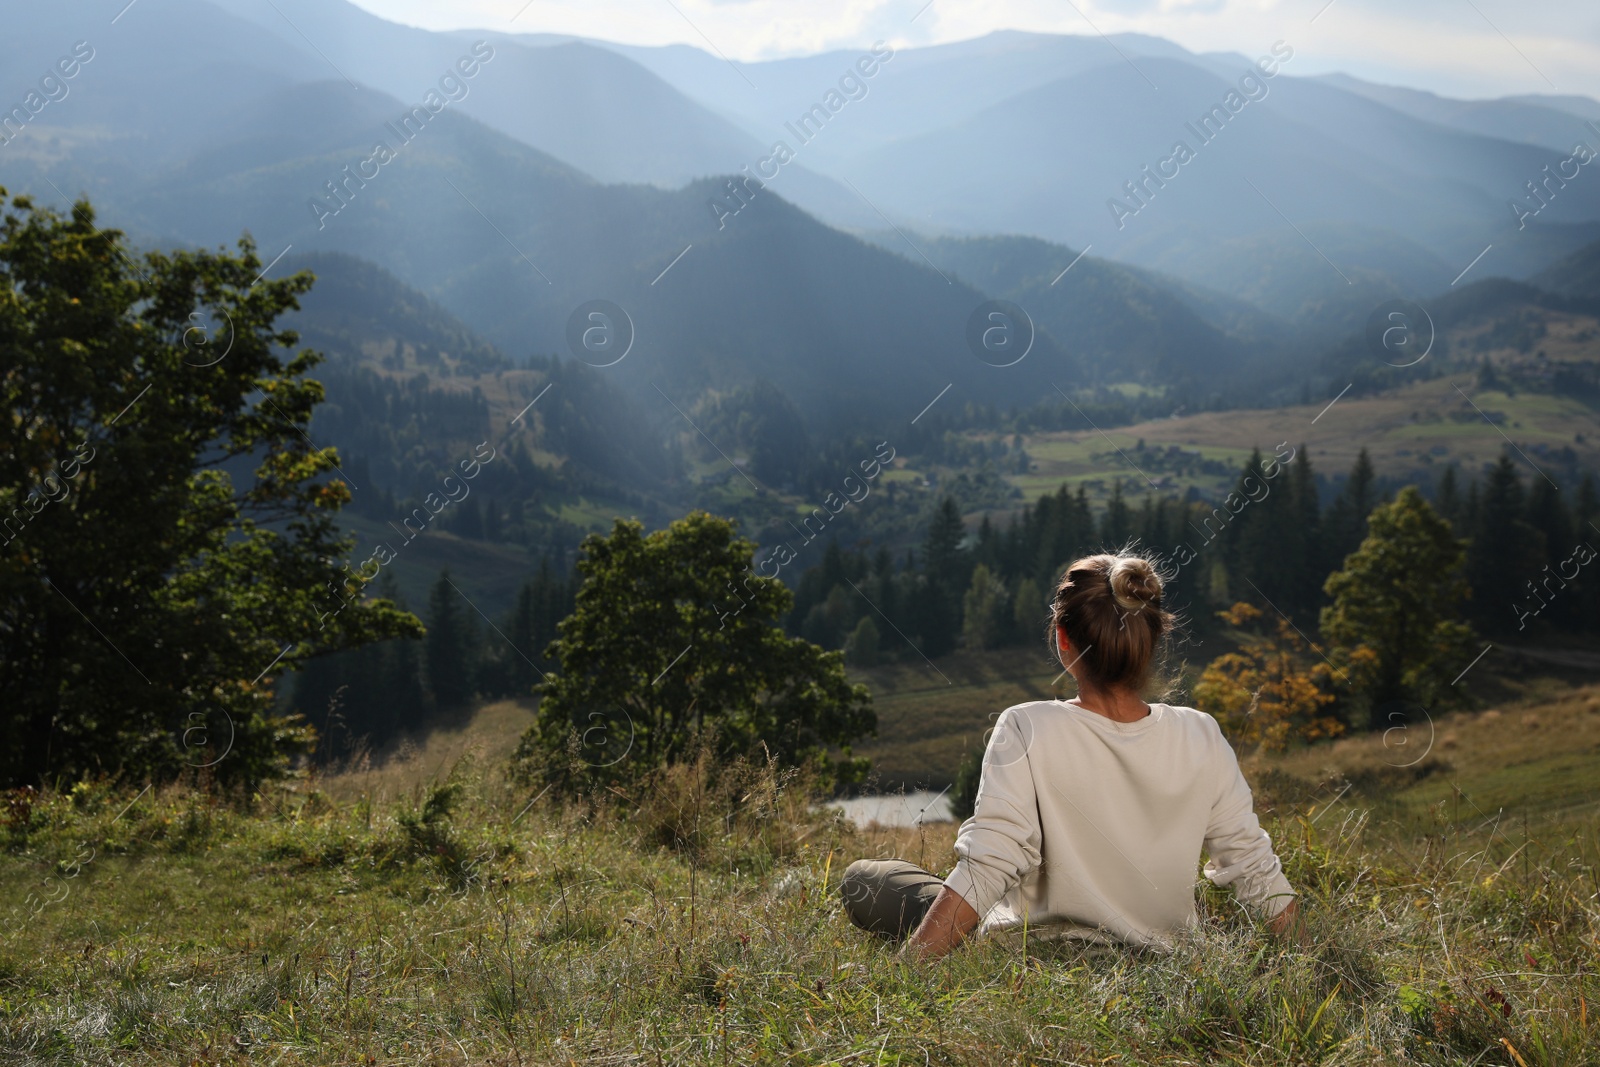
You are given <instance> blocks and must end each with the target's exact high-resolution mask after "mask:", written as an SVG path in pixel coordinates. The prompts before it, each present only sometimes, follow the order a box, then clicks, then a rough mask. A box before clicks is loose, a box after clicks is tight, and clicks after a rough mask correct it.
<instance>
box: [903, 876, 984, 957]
mask: <svg viewBox="0 0 1600 1067" xmlns="http://www.w3.org/2000/svg"><path fill="white" fill-rule="evenodd" d="M977 925H978V913H977V912H975V911H973V910H972V905H971V904H968V903H967V902H966V899H965V898H963V897H962V895H961V894H960V893H957V892H956V891H955V890H953V889H951V888H949V887H948V886H946V887H945V888H943V889H941V890H939V895H938V896H937V897H935V898H934V900H933V906H932V907H930V908H929V909H928V914H926V915H924V916H923V917H922V923H921V925H919V926H918V927H917V929H916V932H915V933H913V934H912V935H911V937H910V938H909V939H908V940H907V941H906V944H905V947H904V948H902V949H901V950H900V958H901V959H911V960H936V959H939V958H940V957H942V956H944V955H946V954H948V953H949V952H950V950H951V949H953V948H955V947H956V946H957V945H959V944H961V942H962V941H965V940H966V938H967V935H968V934H970V933H972V931H973V930H974V929H975V928H976V927H977Z"/></svg>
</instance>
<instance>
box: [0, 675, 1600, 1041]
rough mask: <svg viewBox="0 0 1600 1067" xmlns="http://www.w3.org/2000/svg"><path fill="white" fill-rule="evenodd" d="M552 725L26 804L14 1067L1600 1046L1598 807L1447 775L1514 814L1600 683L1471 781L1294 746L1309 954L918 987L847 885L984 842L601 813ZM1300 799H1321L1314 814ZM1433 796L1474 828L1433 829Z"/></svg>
mask: <svg viewBox="0 0 1600 1067" xmlns="http://www.w3.org/2000/svg"><path fill="white" fill-rule="evenodd" d="M955 669H956V670H957V671H958V672H959V670H960V668H955ZM953 680H954V679H953ZM527 717H528V712H527V709H526V708H524V707H521V706H518V705H515V704H500V705H493V706H491V707H489V708H487V709H485V710H484V711H483V712H482V713H481V714H480V716H479V717H478V719H477V720H475V721H474V723H473V724H471V725H470V726H469V727H468V728H466V729H465V730H463V731H457V732H454V733H451V734H440V735H435V736H434V737H433V738H431V739H429V741H428V742H427V743H426V744H425V745H423V746H422V747H421V748H420V749H417V750H415V751H413V752H410V753H408V754H406V755H405V757H404V758H402V759H400V760H398V761H396V762H394V763H392V764H390V765H388V766H386V767H383V768H379V769H375V770H373V769H368V770H364V771H357V772H353V773H349V774H343V775H337V776H333V777H328V778H313V779H309V780H305V781H302V782H299V783H297V784H295V785H294V786H293V787H292V788H289V789H287V790H273V791H270V792H268V793H267V794H266V795H263V796H261V797H259V798H258V799H257V801H256V803H255V810H254V813H253V814H243V813H241V812H239V811H236V810H234V809H231V808H229V807H228V806H226V805H222V804H219V803H218V802H217V799H216V798H213V797H207V796H205V795H203V794H196V793H190V792H186V791H184V790H182V789H176V788H174V789H167V790H157V791H153V792H140V791H137V790H133V789H128V790H120V791H111V790H107V789H105V788H104V787H100V786H94V785H84V786H80V787H78V788H76V789H73V790H71V791H70V792H67V793H63V794H53V795H48V796H42V797H40V796H33V797H26V796H19V795H16V794H13V795H12V796H11V798H10V803H9V804H8V806H7V807H6V808H5V809H4V815H5V824H4V833H5V836H4V841H5V844H6V849H5V851H4V852H0V902H3V903H4V905H5V907H6V909H7V917H8V919H9V921H8V922H7V924H6V926H5V929H4V932H3V933H0V1061H3V1062H5V1063H8V1064H19V1065H20V1064H26V1065H30V1067H31V1065H35V1064H40V1065H43V1064H68V1063H118V1064H135V1065H143V1064H152V1065H154V1064H161V1065H166V1064H173V1063H183V1064H222V1063H241V1064H242V1063H273V1064H352V1063H363V1064H475V1065H476V1064H519V1065H521V1064H617V1065H621V1064H629V1065H633V1064H638V1065H657V1064H667V1063H673V1064H678V1063H692V1064H735V1063H737V1064H745V1063H772V1064H893V1063H898V1064H925V1063H935V1062H937V1063H944V1064H1020V1063H1038V1064H1076V1065H1094V1067H1101V1065H1111V1064H1119V1065H1120V1064H1130V1063H1140V1064H1171V1065H1195V1064H1208V1065H1209V1064H1222V1063H1226V1064H1326V1065H1335V1064H1337V1065H1357V1064H1359V1065H1362V1067H1367V1065H1373V1064H1439V1065H1445V1064H1460V1063H1481V1064H1497V1065H1500V1064H1503V1065H1507V1067H1511V1065H1517V1067H1523V1065H1526V1067H1568V1065H1580V1064H1588V1063H1595V1062H1597V1060H1600V1023H1597V1021H1596V1019H1595V1016H1594V1009H1592V1008H1590V1007H1589V1005H1590V1003H1591V1002H1593V1001H1594V1000H1595V999H1596V997H1597V996H1600V979H1597V977H1596V975H1595V974H1594V971H1593V961H1594V959H1595V956H1596V953H1597V951H1600V905H1597V903H1596V888H1597V885H1596V882H1595V881H1594V879H1595V872H1596V870H1597V869H1600V818H1596V815H1595V812H1594V809H1593V806H1592V805H1590V806H1589V807H1588V808H1587V810H1586V812H1585V811H1582V810H1578V809H1572V808H1570V807H1569V808H1568V810H1565V811H1562V812H1561V813H1560V818H1559V820H1557V819H1556V818H1555V817H1554V815H1555V813H1556V810H1557V809H1558V808H1559V807H1560V806H1561V805H1560V804H1559V803H1555V802H1556V801H1557V799H1558V798H1557V797H1556V796H1555V795H1554V791H1555V790H1556V789H1557V788H1558V787H1557V785H1556V784H1555V783H1554V782H1553V779H1551V778H1549V777H1548V776H1544V783H1545V785H1544V788H1545V789H1546V791H1547V792H1549V793H1550V795H1548V796H1545V795H1541V796H1540V797H1539V798H1538V800H1537V805H1536V807H1537V810H1534V811H1529V812H1528V814H1527V815H1526V817H1524V815H1523V812H1522V811H1521V810H1516V809H1508V810H1507V812H1506V814H1505V818H1504V820H1503V825H1498V826H1497V825H1493V824H1491V825H1479V824H1481V823H1482V822H1483V820H1479V819H1478V818H1477V815H1476V814H1475V813H1474V814H1473V815H1472V816H1471V817H1470V818H1468V816H1467V811H1466V805H1465V804H1462V805H1461V809H1462V810H1461V816H1462V817H1461V819H1460V820H1459V821H1455V820H1453V819H1452V818H1450V815H1451V813H1452V812H1453V810H1454V808H1453V806H1452V805H1453V799H1454V798H1453V793H1439V792H1438V787H1437V786H1436V785H1435V782H1436V780H1440V779H1442V778H1443V777H1444V775H1445V774H1449V775H1450V777H1451V778H1452V779H1453V781H1454V783H1455V786H1456V787H1459V789H1460V790H1461V792H1462V793H1463V794H1465V795H1468V796H1471V797H1472V798H1473V799H1474V800H1475V801H1476V802H1477V803H1479V804H1480V805H1482V804H1483V803H1484V802H1486V801H1488V802H1492V803H1499V800H1498V799H1495V798H1497V797H1498V796H1499V795H1500V794H1498V793H1497V792H1496V790H1497V789H1498V788H1499V786H1498V785H1497V784H1496V782H1497V778H1496V776H1497V775H1501V774H1504V773H1505V772H1506V771H1507V769H1508V768H1512V767H1521V768H1523V771H1522V772H1520V773H1521V775H1522V777H1523V778H1524V779H1525V780H1526V781H1527V782H1529V783H1533V782H1535V781H1537V780H1540V778H1541V775H1542V772H1541V771H1540V769H1539V768H1541V767H1545V768H1548V767H1550V766H1553V764H1552V763H1551V762H1550V761H1567V760H1571V759H1572V758H1573V757H1574V756H1577V755H1582V754H1583V753H1585V752H1586V753H1587V754H1588V757H1589V758H1591V759H1597V760H1600V753H1596V752H1595V746H1594V741H1595V739H1596V738H1597V737H1600V688H1595V687H1590V688H1588V689H1585V690H1582V691H1575V692H1573V693H1571V694H1569V695H1568V696H1566V697H1563V698H1560V699H1558V700H1556V701H1553V702H1550V703H1547V704H1544V705H1540V706H1538V707H1535V708H1531V709H1519V710H1517V711H1516V712H1512V711H1509V710H1508V711H1505V712H1502V714H1501V715H1499V716H1497V717H1490V716H1487V715H1479V716H1477V717H1476V718H1475V719H1471V720H1468V719H1465V718H1463V719H1461V720H1455V719H1451V720H1447V721H1442V722H1441V723H1440V724H1439V725H1440V726H1441V727H1442V728H1443V729H1442V732H1441V734H1440V738H1439V742H1440V745H1441V746H1442V747H1443V748H1444V749H1446V750H1447V751H1448V752H1449V753H1450V756H1451V759H1452V760H1453V761H1455V762H1454V764H1453V768H1454V769H1453V770H1451V771H1449V772H1436V773H1434V774H1431V775H1429V776H1428V777H1426V778H1424V779H1423V780H1422V781H1421V782H1420V783H1417V784H1416V785H1415V786H1413V787H1410V788H1408V789H1405V790H1402V791H1401V792H1399V793H1392V792H1387V791H1385V788H1384V786H1383V779H1382V776H1381V775H1380V776H1377V777H1373V776H1369V777H1368V779H1364V780H1363V781H1364V782H1365V784H1364V785H1363V786H1362V788H1360V789H1358V790H1346V791H1344V792H1343V794H1342V795H1339V796H1337V797H1336V798H1335V797H1334V792H1335V791H1334V790H1333V789H1332V788H1331V786H1328V787H1325V788H1318V787H1317V785H1316V784H1313V783H1312V777H1314V776H1316V775H1318V774H1319V773H1321V771H1322V770H1324V769H1325V767H1324V766H1323V764H1325V763H1327V762H1328V760H1329V759H1331V760H1332V761H1333V762H1336V763H1342V764H1344V765H1346V766H1347V767H1348V768H1350V769H1351V770H1355V769H1356V768H1357V767H1358V766H1361V765H1366V764H1381V763H1382V762H1383V760H1384V756H1385V754H1386V750H1384V749H1383V748H1382V745H1381V742H1380V743H1379V745H1378V748H1377V749H1373V747H1372V739H1361V740H1360V741H1357V742H1351V743H1349V744H1347V745H1345V746H1343V747H1337V746H1330V747H1329V748H1328V749H1326V750H1322V751H1319V752H1316V753H1305V754H1301V755H1299V756H1296V757H1294V758H1291V759H1286V760H1283V761H1280V763H1281V766H1280V767H1279V769H1280V770H1282V769H1284V768H1289V769H1292V771H1293V772H1295V777H1293V778H1292V779H1291V778H1289V777H1288V776H1287V775H1280V776H1278V777H1276V778H1270V777H1269V779H1268V780H1267V782H1266V786H1267V788H1268V789H1269V790H1276V793H1275V794H1274V795H1272V796H1271V797H1270V798H1269V797H1268V796H1267V793H1266V792H1263V794H1262V798H1263V800H1262V804H1261V805H1260V806H1261V807H1262V809H1263V811H1264V816H1263V818H1264V823H1265V825H1266V826H1267V828H1268V830H1269V832H1270V833H1272V835H1273V838H1274V840H1275V842H1276V843H1277V846H1278V849H1279V852H1280V855H1281V856H1282V857H1283V859H1284V863H1285V868H1286V871H1287V872H1288V874H1289V876H1290V878H1291V880H1292V881H1293V882H1294V884H1295V885H1296V886H1297V887H1298V888H1299V889H1300V891H1301V893H1302V895H1303V898H1304V901H1305V904H1306V907H1307V910H1308V915H1309V919H1308V925H1309V929H1310V937H1309V938H1308V940H1307V941H1306V942H1305V943H1303V944H1296V943H1292V942H1289V943H1286V942H1281V941H1278V940H1276V939H1274V938H1272V937H1271V936H1270V935H1267V934H1264V933H1263V932H1262V931H1260V930H1259V929H1258V928H1257V927H1255V926H1254V924H1253V923H1251V922H1250V921H1249V920H1248V919H1247V918H1246V917H1245V916H1243V915H1242V914H1241V913H1240V912H1239V911H1238V910H1237V909H1235V908H1234V907H1233V906H1232V905H1231V898H1230V896H1229V895H1228V894H1227V893H1226V892H1224V891H1220V890H1216V889H1214V888H1207V887H1206V886H1204V885H1199V886H1198V892H1199V894H1200V897H1199V899H1200V905H1201V915H1202V924H1201V927H1200V928H1199V930H1198V931H1197V932H1196V935H1195V938H1194V939H1193V941H1191V942H1187V943H1184V944H1181V945H1180V946H1179V948H1178V951H1177V952H1176V953H1175V954H1173V955H1170V956H1165V957H1160V956H1141V955H1137V954H1133V953H1128V952H1121V951H1112V952H1109V953H1100V954H1094V953H1083V952H1081V951H1072V950H1068V949H1063V948H1060V947H1052V946H1050V945H1048V944H1046V943H1041V942H1039V941H1037V940H1033V941H1030V942H1028V943H1027V944H1026V945H1024V944H1023V943H1021V942H1020V941H1017V940H1012V941H1004V940H999V939H996V940H991V941H987V942H978V943H974V944H972V945H970V946H968V947H965V948H963V949H962V950H960V951H958V952H957V953H956V954H955V955H954V956H953V957H951V958H950V959H949V960H948V961H946V962H945V963H943V964H940V965H929V966H918V967H911V966H904V965H901V964H899V963H897V962H896V961H895V960H894V958H893V957H892V955H891V954H889V953H888V952H887V951H886V950H885V949H884V947H883V946H882V945H881V944H880V943H878V942H876V941H875V940H874V939H872V938H870V937H867V936H866V935H863V934H861V933H860V932H859V931H857V930H855V929H853V928H852V927H851V926H850V925H849V924H848V923H847V921H846V920H845V919H844V918H843V917H842V915H841V914H840V912H839V909H838V906H837V897H836V893H835V887H836V886H837V882H838V879H839V877H840V872H841V871H842V870H843V868H844V866H845V865H846V864H847V863H848V862H849V861H850V860H851V859H854V858H856V857H860V856H890V855H894V856H904V857H908V858H910V859H913V860H915V861H919V862H922V863H923V864H924V865H926V866H928V867H929V868H931V869H934V870H941V871H942V870H944V869H946V868H948V866H949V865H950V863H951V860H952V856H951V852H950V844H951V841H952V837H953V834H954V827H953V826H952V825H951V824H948V823H946V824H941V825H938V826H932V827H923V828H921V829H920V830H916V831H910V830H900V831H884V830H869V831H859V830H855V829H853V828H851V827H850V826H848V825H847V824H842V823H840V822H838V821H835V820H832V819H829V818H827V817H822V816H818V815H815V814H813V813H810V812H809V811H808V810H807V809H808V804H807V797H806V795H805V793H804V791H803V790H799V789H798V788H797V787H796V783H790V785H789V787H788V788H787V789H784V788H780V784H779V783H778V782H777V781H776V780H775V779H772V778H771V777H770V776H768V775H764V774H762V773H760V772H759V771H755V772H752V773H749V774H744V775H742V776H738V777H737V779H736V780H735V781H732V782H729V781H726V780H723V781H719V780H718V779H717V778H716V777H715V776H714V775H710V774H707V773H705V772H703V771H699V772H696V771H689V770H685V771H683V772H681V773H678V774H673V775H668V776H665V777H663V778H661V779H658V780H656V781H654V782H652V783H650V784H648V785H646V786H644V787H642V788H634V789H629V790H623V791H620V792H619V793H618V794H616V795H615V796H609V797H608V798H607V800H606V802H605V803H603V804H601V805H599V806H590V805H586V804H568V805H559V804H555V803H552V802H551V801H550V798H548V797H537V796H535V797H532V798H530V796H529V795H528V792H527V791H523V790H518V789H516V788H514V787H512V786H511V785H510V784H509V783H508V782H506V781H505V780H504V779H503V778H502V777H501V776H500V775H499V774H498V773H497V768H498V766H499V765H500V761H501V759H502V758H503V756H504V754H505V752H506V751H508V749H509V744H510V743H511V742H513V741H514V739H515V737H516V735H517V733H519V732H520V730H521V729H522V727H523V726H524V725H525V724H526V722H527ZM1535 719H1536V720H1537V722H1535V721H1533V720H1535ZM1449 737H1453V741H1451V742H1450V743H1448V744H1446V743H1445V741H1446V738H1449ZM1553 743H1559V744H1560V749H1561V751H1560V752H1552V751H1550V748H1551V747H1552V744H1553ZM1388 751H1390V752H1392V749H1391V750H1388ZM1390 758H1391V759H1392V758H1393V757H1392V755H1391V756H1390ZM1408 758H1409V757H1408ZM1268 769H1269V770H1270V768H1268ZM1251 773H1252V774H1258V773H1262V768H1259V767H1255V766H1252V770H1251ZM1302 773H1303V774H1304V775H1306V776H1308V777H1304V778H1302V777H1300V776H1299V775H1300V774H1302ZM1596 780H1600V779H1597V778H1596V776H1594V775H1591V776H1590V778H1589V779H1588V782H1589V786H1588V789H1589V791H1590V792H1589V793H1587V794H1581V793H1580V794H1575V795H1582V796H1592V793H1593V790H1594V788H1595V787H1594V785H1593V782H1595V781H1596ZM1569 782H1572V783H1578V782H1580V778H1579V777H1577V776H1576V775H1574V776H1572V777H1571V778H1569ZM1285 783H1289V784H1288V785H1286V784H1285ZM1295 783H1299V784H1300V785H1302V786H1306V787H1307V788H1311V789H1313V792H1314V794H1315V795H1310V796H1306V797H1302V798H1300V799H1289V798H1288V796H1287V792H1288V791H1289V790H1290V789H1291V787H1293V786H1294V784H1295ZM441 787H443V788H441ZM1428 790H1432V791H1433V792H1431V793H1426V795H1424V794H1425V792H1426V791H1428ZM1505 795H1506V797H1507V798H1508V799H1514V797H1515V790H1513V791H1511V792H1509V793H1507V794H1505ZM740 798H743V800H742V802H741V800H740ZM1430 798H1431V799H1430ZM530 799H531V801H532V802H531V803H530ZM1330 799H1332V800H1334V803H1332V804H1331V805H1330V803H1329V801H1330ZM1413 805H1415V811H1416V812H1420V813H1423V814H1426V813H1427V812H1435V813H1437V814H1438V816H1440V817H1439V818H1435V819H1434V820H1433V821H1431V822H1426V823H1419V824H1417V825H1412V823H1413V822H1414V821H1415V820H1413V819H1411V818H1408V817H1406V816H1405V814H1404V810H1403V809H1406V808H1408V807H1412V806H1413ZM1430 805H1431V806H1430ZM1197 877H1198V876H1197Z"/></svg>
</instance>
